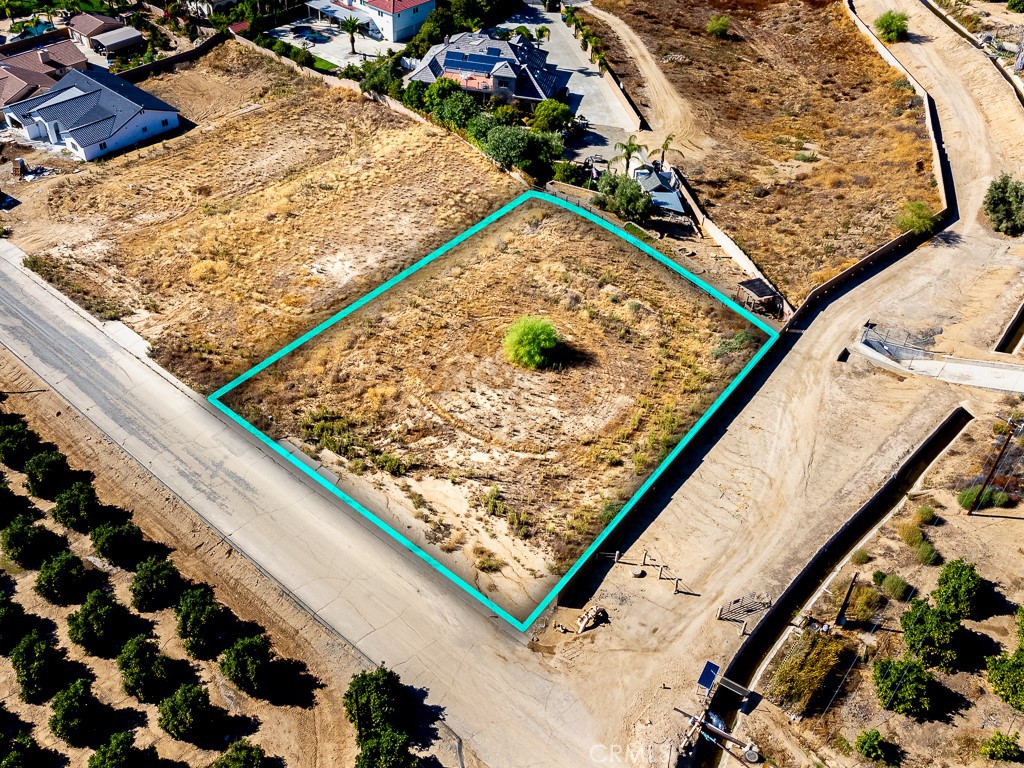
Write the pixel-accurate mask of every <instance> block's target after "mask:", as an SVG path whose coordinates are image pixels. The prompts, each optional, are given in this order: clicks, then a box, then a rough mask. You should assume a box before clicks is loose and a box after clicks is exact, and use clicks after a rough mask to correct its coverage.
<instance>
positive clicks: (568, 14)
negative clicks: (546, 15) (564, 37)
mask: <svg viewBox="0 0 1024 768" xmlns="http://www.w3.org/2000/svg"><path fill="white" fill-rule="evenodd" d="M563 18H564V19H565V25H566V26H567V27H574V26H576V21H577V18H578V17H577V16H576V10H575V9H574V8H573V7H572V6H571V5H570V6H569V7H568V8H566V9H565V16H564V17H563Z"/></svg>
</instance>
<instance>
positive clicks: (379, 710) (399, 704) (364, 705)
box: [344, 666, 411, 745]
mask: <svg viewBox="0 0 1024 768" xmlns="http://www.w3.org/2000/svg"><path fill="white" fill-rule="evenodd" d="M344 704H345V716H346V717H347V718H348V721H349V722H350V723H352V725H354V726H355V728H356V741H357V742H358V743H359V744H360V745H362V743H363V742H364V741H365V740H366V739H367V738H369V737H370V736H372V735H373V734H375V733H377V732H379V731H381V730H382V729H384V728H386V727H388V726H390V725H392V724H395V723H407V722H409V718H410V715H411V706H410V705H411V700H410V696H409V692H408V690H407V689H406V687H405V686H404V685H402V680H401V678H400V677H399V676H398V673H397V672H395V671H393V670H390V669H388V668H387V667H384V666H380V667H377V668H376V669H374V670H373V671H372V672H360V673H359V674H357V675H354V676H353V677H352V681H351V682H350V683H349V686H348V690H347V691H345V697H344Z"/></svg>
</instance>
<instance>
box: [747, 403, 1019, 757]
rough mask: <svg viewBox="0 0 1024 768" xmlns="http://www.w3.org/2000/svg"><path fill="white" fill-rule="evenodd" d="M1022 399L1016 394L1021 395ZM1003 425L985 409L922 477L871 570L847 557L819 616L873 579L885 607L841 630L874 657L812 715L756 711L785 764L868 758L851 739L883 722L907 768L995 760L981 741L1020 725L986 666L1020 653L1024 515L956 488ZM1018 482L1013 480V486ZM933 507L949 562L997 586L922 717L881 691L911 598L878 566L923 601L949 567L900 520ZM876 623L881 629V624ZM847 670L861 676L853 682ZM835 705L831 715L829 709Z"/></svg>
mask: <svg viewBox="0 0 1024 768" xmlns="http://www.w3.org/2000/svg"><path fill="white" fill-rule="evenodd" d="M1013 400H1014V401H1015V402H1016V398H1013ZM998 406H999V407H1000V408H1001V409H1002V410H1003V411H1007V410H1008V409H1009V408H1012V407H1013V406H1012V405H1007V404H1006V400H1002V401H1001V402H1000V403H998ZM994 423H995V417H994V414H993V412H992V410H986V412H985V413H982V414H980V415H979V418H978V419H977V420H976V421H974V422H973V423H972V424H971V425H970V426H969V428H968V429H967V430H966V431H965V432H964V434H963V435H961V437H960V438H959V439H958V440H957V442H955V443H954V444H953V445H952V446H951V447H950V449H949V450H948V451H947V453H946V454H945V455H944V456H943V457H942V458H941V459H940V460H939V462H938V463H937V464H936V465H935V466H934V467H933V468H932V469H931V470H930V471H929V472H928V474H927V475H926V476H925V477H924V478H922V482H921V486H920V488H921V490H920V491H918V492H915V493H913V494H912V497H911V498H909V499H906V500H904V502H903V503H902V504H901V506H900V508H899V509H898V510H897V512H896V513H895V514H894V516H893V517H891V518H890V519H889V520H888V521H887V522H886V523H885V525H883V526H882V527H881V529H880V530H879V531H878V532H877V534H876V535H875V536H873V537H872V538H871V539H870V540H869V541H868V542H867V543H866V544H865V545H864V547H863V548H864V550H865V551H866V552H867V553H868V554H869V555H870V556H871V559H870V561H869V562H868V563H866V564H864V565H860V566H858V565H855V564H853V563H852V562H847V563H846V565H844V567H843V568H842V570H841V572H840V573H839V574H838V575H837V576H836V578H835V579H834V581H833V582H832V583H831V585H830V592H831V594H826V595H824V596H822V597H821V598H820V599H819V600H818V601H817V603H816V604H815V605H814V606H813V608H812V609H811V610H810V611H809V615H810V616H811V617H813V618H814V619H816V620H817V621H819V622H826V623H833V622H835V619H836V615H837V611H838V609H839V607H840V606H841V604H842V602H843V598H844V597H845V595H846V592H847V588H848V585H849V584H850V580H851V579H852V578H853V577H854V575H855V574H856V575H857V584H859V585H862V586H858V587H856V589H857V590H862V591H865V592H866V593H869V594H874V595H876V596H878V597H876V598H875V600H878V599H879V597H880V603H879V604H878V605H877V607H876V608H875V610H874V611H871V610H866V611H865V612H864V618H863V620H860V621H850V622H849V623H847V624H846V626H845V627H844V628H842V629H835V630H833V633H832V634H833V637H836V638H838V639H839V640H840V641H842V642H843V643H845V644H846V645H847V647H848V648H849V649H850V652H851V653H860V654H862V657H867V658H868V659H869V661H867V662H865V661H857V662H856V663H853V662H852V659H846V660H845V661H842V662H840V664H839V665H838V671H837V672H836V673H835V674H833V675H832V676H831V677H830V678H829V679H828V680H827V682H826V684H825V685H824V686H823V687H822V688H821V689H820V691H819V694H818V696H817V702H818V703H817V704H816V705H815V706H814V707H813V710H812V713H811V716H809V717H805V718H804V719H802V720H800V721H798V722H793V723H791V722H790V716H789V713H788V712H786V711H784V710H782V709H780V708H779V707H777V706H776V705H775V704H772V703H771V702H770V701H765V702H764V704H762V705H761V706H759V707H758V709H757V710H756V711H755V713H754V714H753V716H751V717H749V718H745V719H744V726H743V728H744V733H747V734H749V735H750V736H751V737H752V738H756V739H758V740H759V742H760V743H761V744H762V745H764V747H765V749H766V753H767V754H768V755H769V756H770V757H771V759H772V760H773V761H774V762H775V763H776V764H777V765H779V766H780V768H783V767H785V766H803V765H807V764H810V763H813V762H814V761H816V760H825V761H827V764H828V765H831V766H853V765H856V764H859V762H860V761H862V758H860V757H859V756H858V755H856V753H851V751H850V750H849V747H848V745H849V744H853V742H854V741H855V739H856V737H857V735H858V734H860V733H861V731H864V730H870V729H873V728H877V729H879V731H881V733H882V735H883V737H885V738H886V739H887V740H889V741H892V742H895V743H897V744H898V745H899V746H900V747H901V748H902V750H903V751H904V753H905V756H904V760H903V765H905V766H908V767H909V766H935V768H954V766H975V765H977V766H980V765H990V764H991V762H990V761H988V760H986V759H985V758H983V757H981V755H980V754H979V752H978V747H979V745H980V742H981V741H982V740H984V739H986V738H988V737H990V736H991V735H992V734H993V732H994V731H995V730H996V729H999V730H1002V731H1003V732H1004V733H1006V732H1012V731H1014V730H1018V729H1017V728H1015V727H1014V726H1013V723H1014V721H1015V720H1018V719H1019V714H1016V713H1014V711H1013V710H1012V709H1011V707H1010V706H1009V705H1008V704H1006V703H1005V702H1003V701H1002V700H1001V699H1000V698H999V697H998V696H996V695H995V694H994V693H993V692H992V690H991V688H990V687H989V686H988V684H987V681H986V679H985V673H984V668H985V658H986V657H988V656H991V655H995V654H998V653H1000V652H1001V651H1002V650H1005V651H1009V652H1013V651H1014V650H1015V649H1016V644H1017V639H1016V631H1015V627H1014V616H1013V614H1014V611H1015V609H1016V606H1017V605H1018V604H1020V603H1021V602H1022V600H1024V576H1022V574H1021V572H1020V558H1021V554H1022V551H1021V549H1020V547H1018V546H1017V544H1016V543H1015V542H1016V540H1017V536H1018V533H1019V531H1020V527H1021V525H1024V513H1022V512H1021V511H1020V510H1019V509H1014V508H1011V509H1006V510H1003V509H999V510H994V509H991V510H983V511H982V512H981V513H980V514H978V515H977V516H974V517H968V516H967V515H966V514H965V513H964V511H963V509H962V508H961V507H960V506H959V505H958V504H957V501H956V492H957V491H958V490H960V488H962V487H963V486H964V485H965V484H966V483H968V482H970V481H971V480H972V479H975V480H976V479H977V474H978V473H979V472H980V471H981V468H982V466H983V462H984V459H985V458H986V456H987V455H988V454H989V453H990V452H991V451H990V448H989V446H990V444H991V442H992V440H991V436H992V426H993V424H994ZM1009 479H1010V478H999V481H998V483H997V485H999V486H1002V485H1003V484H1004V483H1005V482H1006V480H1009ZM1017 480H1019V478H1013V479H1012V482H1015V481H1017ZM924 505H927V506H930V507H932V508H933V509H934V510H935V511H936V512H937V515H938V518H937V521H936V523H935V524H934V525H925V526H923V527H922V529H923V531H924V532H925V535H926V536H927V538H928V540H930V541H931V542H932V543H933V544H934V545H935V547H936V549H937V550H938V551H939V553H940V555H941V556H942V557H943V558H944V560H946V561H950V560H954V559H957V558H963V559H964V560H966V561H967V562H971V563H975V564H976V565H977V569H978V573H979V574H980V575H981V577H982V578H983V579H985V580H986V581H987V582H988V586H986V587H985V588H983V589H982V593H981V599H980V600H979V603H978V605H979V608H980V613H979V615H978V616H977V617H976V620H968V621H966V622H964V625H965V627H966V629H967V631H966V632H965V633H964V635H963V638H962V640H961V643H962V646H961V647H962V650H961V652H960V653H961V656H960V658H961V663H960V664H959V665H958V667H959V669H958V671H957V672H956V673H955V674H945V673H941V672H936V680H937V681H938V688H937V690H936V692H935V693H933V695H932V697H931V698H932V700H933V702H934V704H935V714H934V716H932V717H929V718H926V719H924V720H922V721H916V720H914V719H912V718H908V717H905V716H902V715H895V714H893V713H890V712H886V711H885V710H883V709H882V707H881V706H880V705H879V702H878V700H877V697H876V695H875V687H874V682H873V679H872V672H871V662H870V659H872V658H874V657H876V656H878V657H890V658H898V657H900V656H902V655H903V652H904V646H903V643H902V641H901V639H900V638H901V635H900V625H899V619H900V616H901V615H902V614H903V612H904V611H905V610H906V609H907V603H906V602H903V601H887V600H886V599H885V598H884V596H881V594H880V593H879V591H878V590H877V589H876V588H875V586H874V585H873V584H872V578H871V577H872V573H873V572H874V571H876V570H881V571H884V572H886V573H896V574H898V575H900V576H902V577H903V578H904V579H905V580H906V581H907V582H908V583H909V584H910V585H911V587H912V589H913V590H914V593H913V595H914V596H916V597H925V596H927V595H928V594H929V593H930V592H931V591H932V590H933V589H934V588H935V586H936V579H937V577H938V574H939V571H940V568H941V564H936V565H931V566H929V565H920V564H919V563H918V562H917V560H916V558H915V556H914V550H913V549H911V548H910V547H909V546H907V544H905V543H904V542H903V541H902V540H901V538H900V534H899V529H900V526H901V525H906V524H907V523H908V522H909V521H911V519H912V517H913V515H914V513H915V511H916V510H917V509H919V508H920V507H921V506H924ZM873 602H874V601H872V603H873ZM876 623H877V625H878V628H877V629H873V627H874V625H875V624H876ZM808 631H810V630H805V632H808ZM788 648H789V646H787V647H785V648H783V649H782V651H781V653H780V654H779V657H784V656H785V655H786V654H787V653H788ZM851 665H852V667H851ZM848 668H850V669H851V672H850V675H849V677H848V678H847V679H846V681H845V683H843V681H842V677H843V674H844V673H845V672H846V670H847V669H848ZM770 671H771V667H769V672H770ZM769 677H770V674H769V675H766V676H765V678H763V680H762V682H763V683H764V685H765V686H767V685H768V684H767V682H766V681H767V679H768V678H769ZM837 691H838V694H837V695H836V698H835V700H834V701H833V702H832V704H831V706H830V707H829V706H828V703H829V701H830V700H831V698H832V696H833V694H836V692H837ZM826 708H827V712H826V713H825V715H824V717H823V716H822V715H821V713H822V711H823V710H825V709H826Z"/></svg>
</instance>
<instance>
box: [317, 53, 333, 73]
mask: <svg viewBox="0 0 1024 768" xmlns="http://www.w3.org/2000/svg"><path fill="white" fill-rule="evenodd" d="M337 68H338V65H337V64H332V63H331V62H329V61H327V60H326V59H321V58H320V57H319V56H314V57H313V69H315V70H316V71H317V72H323V73H324V74H325V75H329V74H330V73H331V72H332V71H333V70H335V69H337Z"/></svg>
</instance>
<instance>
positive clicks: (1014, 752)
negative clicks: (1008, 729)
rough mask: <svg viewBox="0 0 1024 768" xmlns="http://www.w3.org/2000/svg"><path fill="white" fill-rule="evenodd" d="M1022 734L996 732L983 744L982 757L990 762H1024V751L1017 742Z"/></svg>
mask: <svg viewBox="0 0 1024 768" xmlns="http://www.w3.org/2000/svg"><path fill="white" fill-rule="evenodd" d="M1019 738H1020V733H1018V732H1016V731H1014V732H1013V733H1010V734H1006V733H1002V732H1001V731H998V730H997V731H996V732H995V733H993V734H992V735H991V736H990V737H989V738H987V739H985V741H983V742H981V750H980V751H981V756H982V757H987V758H988V759H989V760H1004V761H1006V762H1008V763H1019V762H1021V760H1024V750H1022V749H1021V748H1020V745H1019V744H1018V743H1017V740H1018V739H1019Z"/></svg>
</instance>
